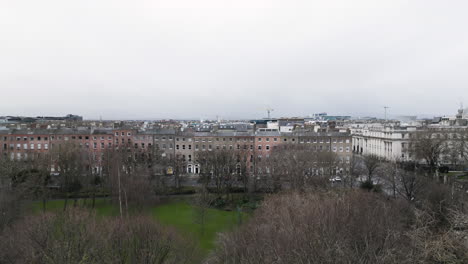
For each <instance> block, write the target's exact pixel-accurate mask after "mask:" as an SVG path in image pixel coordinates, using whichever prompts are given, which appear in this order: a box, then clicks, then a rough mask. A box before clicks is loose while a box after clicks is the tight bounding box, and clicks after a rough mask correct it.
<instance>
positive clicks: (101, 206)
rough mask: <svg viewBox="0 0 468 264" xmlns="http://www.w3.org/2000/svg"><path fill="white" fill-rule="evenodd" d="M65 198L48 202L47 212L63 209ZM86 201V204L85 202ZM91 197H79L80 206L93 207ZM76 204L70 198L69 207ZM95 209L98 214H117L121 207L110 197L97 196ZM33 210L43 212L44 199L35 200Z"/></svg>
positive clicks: (58, 211)
mask: <svg viewBox="0 0 468 264" xmlns="http://www.w3.org/2000/svg"><path fill="white" fill-rule="evenodd" d="M64 203H65V200H63V199H59V200H49V201H47V204H46V210H47V212H53V213H60V212H62V211H63V205H64ZM85 203H86V204H85ZM91 203H92V200H91V199H86V200H85V199H78V203H77V205H78V206H80V207H86V208H91ZM73 204H74V200H73V199H69V200H68V205H67V207H68V208H72V207H73ZM94 209H95V211H96V214H97V215H98V216H117V215H119V209H118V208H117V207H116V206H114V205H113V204H112V202H111V201H110V199H109V198H96V202H95V204H94ZM32 211H33V212H34V213H39V212H42V201H34V202H33V203H32Z"/></svg>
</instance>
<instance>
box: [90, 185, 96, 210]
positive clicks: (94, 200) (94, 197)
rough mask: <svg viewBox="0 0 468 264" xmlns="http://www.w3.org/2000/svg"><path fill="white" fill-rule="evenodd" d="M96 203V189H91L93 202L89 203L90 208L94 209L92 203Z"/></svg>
mask: <svg viewBox="0 0 468 264" xmlns="http://www.w3.org/2000/svg"><path fill="white" fill-rule="evenodd" d="M95 204H96V191H94V190H93V202H92V204H91V208H92V209H94V205H95Z"/></svg>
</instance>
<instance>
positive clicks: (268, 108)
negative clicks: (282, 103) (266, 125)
mask: <svg viewBox="0 0 468 264" xmlns="http://www.w3.org/2000/svg"><path fill="white" fill-rule="evenodd" d="M266 111H267V115H268V119H270V118H271V116H270V114H271V112H273V111H275V109H273V108H270V107H267V109H266Z"/></svg>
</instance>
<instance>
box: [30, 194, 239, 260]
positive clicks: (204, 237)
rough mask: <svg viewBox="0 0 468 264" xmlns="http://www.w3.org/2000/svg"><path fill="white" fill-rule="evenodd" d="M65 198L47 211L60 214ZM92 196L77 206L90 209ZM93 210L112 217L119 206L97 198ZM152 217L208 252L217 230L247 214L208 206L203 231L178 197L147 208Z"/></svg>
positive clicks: (52, 203)
mask: <svg viewBox="0 0 468 264" xmlns="http://www.w3.org/2000/svg"><path fill="white" fill-rule="evenodd" d="M64 202H65V201H64V200H50V201H47V204H46V211H47V212H54V213H61V212H63V206H64ZM91 202H92V201H91V199H86V200H85V199H79V200H78V202H77V206H79V207H81V208H89V209H91ZM73 206H74V200H72V199H69V200H68V205H67V207H68V208H72V207H73ZM31 210H32V211H33V212H34V213H40V212H42V210H43V207H42V202H41V201H35V202H33V203H32V209H31ZM94 210H95V211H96V214H97V215H98V216H102V217H115V216H118V215H119V208H118V206H116V205H115V204H113V203H112V202H111V200H110V199H109V198H97V199H96V203H95V207H94ZM146 212H147V213H149V214H150V215H151V216H152V217H154V219H155V220H157V221H159V222H160V223H161V224H163V225H167V226H171V227H174V228H176V229H177V230H178V231H179V232H180V233H181V234H182V235H186V236H189V237H190V238H192V239H193V240H194V241H195V242H196V243H197V244H198V245H199V247H200V249H201V250H202V251H203V253H204V254H207V253H208V252H209V251H210V250H211V249H213V248H214V246H215V243H216V237H217V234H218V233H219V232H223V231H227V230H230V229H231V228H233V227H235V226H236V225H238V224H239V223H240V222H241V221H244V220H245V218H246V217H247V214H245V213H241V214H239V213H238V212H235V211H223V210H218V209H213V208H210V209H208V210H207V213H206V223H205V225H204V229H203V230H204V231H203V233H202V227H201V225H200V224H198V223H197V222H196V212H195V209H194V207H193V206H192V205H191V204H190V203H189V202H187V201H185V200H177V201H172V202H168V203H165V204H162V205H158V206H154V207H151V208H148V210H147V211H146Z"/></svg>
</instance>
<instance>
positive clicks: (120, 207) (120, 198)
mask: <svg viewBox="0 0 468 264" xmlns="http://www.w3.org/2000/svg"><path fill="white" fill-rule="evenodd" d="M117 178H118V182H119V210H120V218H123V213H122V190H121V184H120V169H119V170H117Z"/></svg>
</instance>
